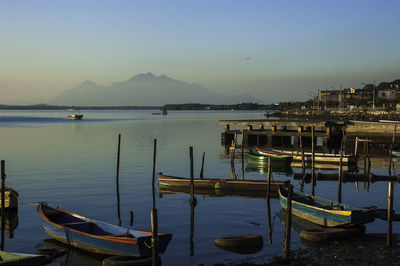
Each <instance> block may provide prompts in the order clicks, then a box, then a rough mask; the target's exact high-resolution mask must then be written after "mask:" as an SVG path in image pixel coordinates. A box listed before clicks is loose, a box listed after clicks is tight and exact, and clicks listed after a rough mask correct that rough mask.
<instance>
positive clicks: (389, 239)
mask: <svg viewBox="0 0 400 266" xmlns="http://www.w3.org/2000/svg"><path fill="white" fill-rule="evenodd" d="M393 193H394V182H393V181H390V182H389V198H388V225H387V228H388V231H387V237H386V245H387V247H389V248H391V247H392V242H393V241H392V216H393Z"/></svg>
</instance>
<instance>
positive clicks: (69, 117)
mask: <svg viewBox="0 0 400 266" xmlns="http://www.w3.org/2000/svg"><path fill="white" fill-rule="evenodd" d="M82 118H83V115H81V114H74V115H69V116H68V119H71V120H81V119H82Z"/></svg>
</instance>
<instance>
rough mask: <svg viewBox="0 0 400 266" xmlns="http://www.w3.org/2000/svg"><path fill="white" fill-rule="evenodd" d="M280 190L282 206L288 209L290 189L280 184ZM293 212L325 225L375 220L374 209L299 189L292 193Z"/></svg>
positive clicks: (333, 225)
mask: <svg viewBox="0 0 400 266" xmlns="http://www.w3.org/2000/svg"><path fill="white" fill-rule="evenodd" d="M278 192H279V200H280V204H281V207H282V208H283V209H286V208H287V196H288V189H287V188H286V187H284V186H280V187H279V190H278ZM292 214H293V215H296V216H297V217H300V218H302V219H304V220H308V221H310V222H312V223H315V224H319V225H321V226H325V227H335V226H341V225H348V224H366V223H370V222H373V221H374V217H375V215H374V210H368V209H361V208H355V207H351V206H349V205H346V204H343V203H339V202H335V201H331V200H328V199H323V198H320V197H316V196H311V195H308V194H305V193H302V192H300V191H297V190H294V191H293V194H292Z"/></svg>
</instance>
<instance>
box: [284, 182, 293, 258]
mask: <svg viewBox="0 0 400 266" xmlns="http://www.w3.org/2000/svg"><path fill="white" fill-rule="evenodd" d="M292 193H293V186H292V184H290V183H289V185H288V197H287V207H286V219H285V234H284V239H283V254H282V258H283V260H284V261H288V260H289V256H290V235H291V230H292Z"/></svg>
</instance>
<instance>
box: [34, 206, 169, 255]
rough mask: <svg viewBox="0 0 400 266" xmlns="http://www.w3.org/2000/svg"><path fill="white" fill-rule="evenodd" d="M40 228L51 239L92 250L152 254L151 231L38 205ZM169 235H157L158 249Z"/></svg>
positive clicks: (164, 248) (163, 247)
mask: <svg viewBox="0 0 400 266" xmlns="http://www.w3.org/2000/svg"><path fill="white" fill-rule="evenodd" d="M40 215H41V217H42V219H43V222H44V223H43V228H44V230H45V231H46V232H47V233H48V234H49V235H50V236H51V237H52V238H54V239H55V240H58V241H60V242H63V243H65V244H67V245H71V246H74V247H77V248H80V249H84V250H87V251H89V252H93V253H100V254H106V255H122V256H137V257H146V256H151V255H152V248H151V232H143V231H135V230H132V229H129V228H126V227H122V226H117V225H113V224H109V223H106V222H102V221H98V220H94V219H89V218H86V217H84V216H81V215H78V214H74V213H71V212H68V211H64V210H61V209H59V208H53V207H50V206H47V205H44V204H43V203H42V204H40ZM171 237H172V235H171V234H158V249H159V250H158V252H159V253H164V252H165V250H166V248H167V246H168V243H169V242H170V240H171Z"/></svg>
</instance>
